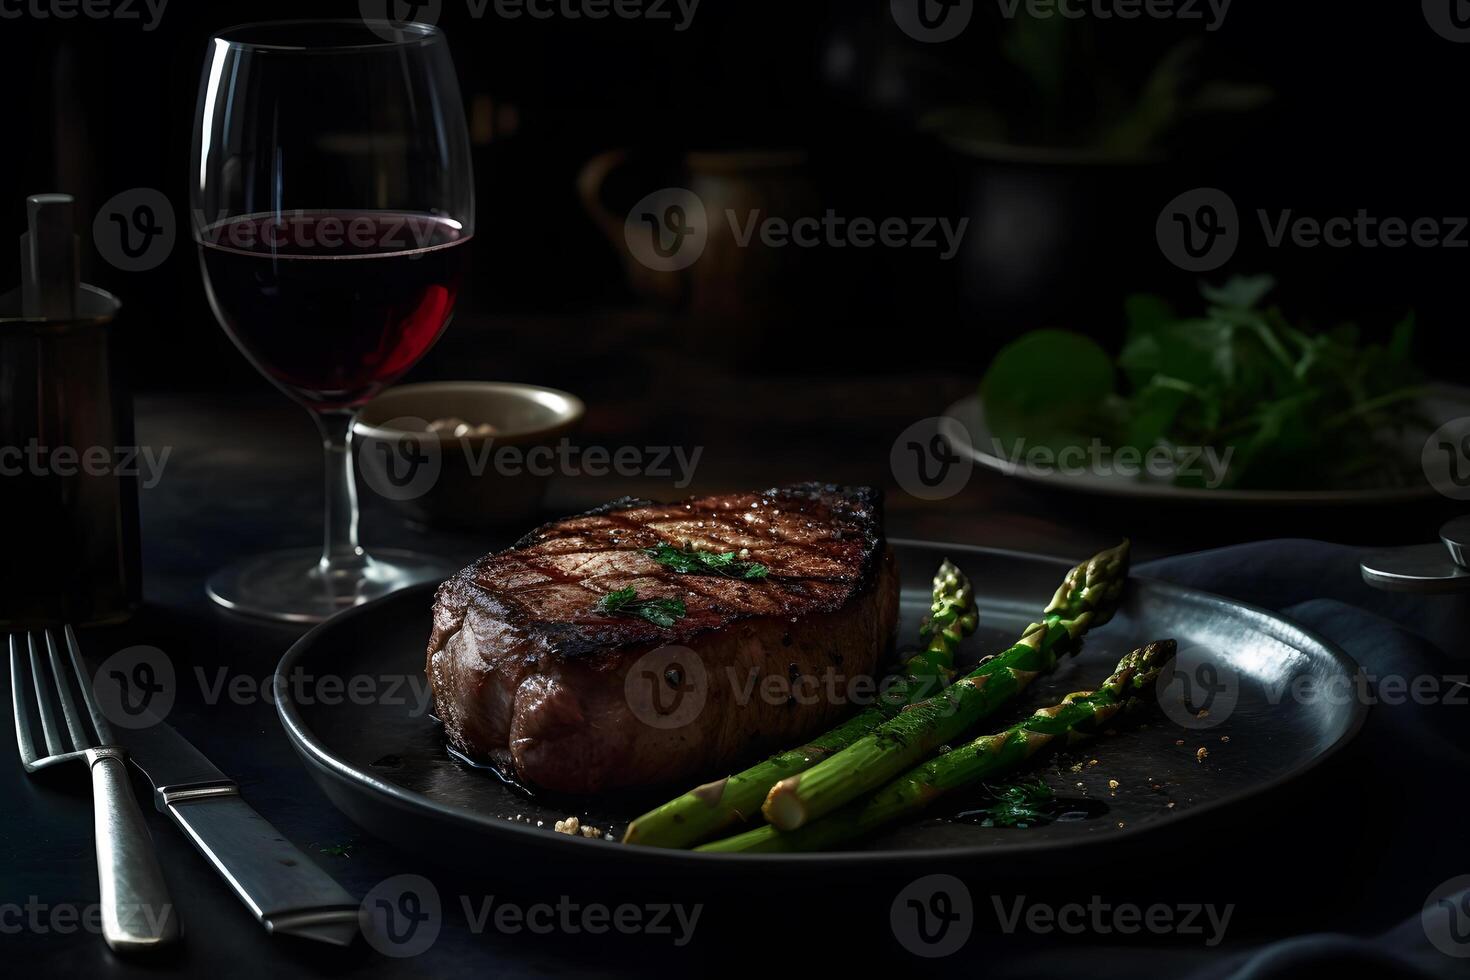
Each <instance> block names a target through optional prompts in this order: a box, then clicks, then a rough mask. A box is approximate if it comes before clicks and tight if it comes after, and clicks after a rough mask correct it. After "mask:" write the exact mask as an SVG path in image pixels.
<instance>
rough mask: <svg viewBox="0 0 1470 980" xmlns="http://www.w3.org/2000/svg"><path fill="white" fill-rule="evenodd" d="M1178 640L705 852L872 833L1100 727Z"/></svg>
mask: <svg viewBox="0 0 1470 980" xmlns="http://www.w3.org/2000/svg"><path fill="white" fill-rule="evenodd" d="M1174 646H1175V644H1174V641H1173V640H1163V641H1160V642H1158V643H1150V644H1149V645H1148V646H1146V647H1144V648H1142V649H1141V650H1134V651H1133V652H1132V653H1130V654H1128V655H1127V656H1125V657H1124V658H1123V659H1122V660H1121V661H1119V662H1118V669H1117V671H1115V672H1114V673H1113V675H1112V676H1111V677H1109V678H1108V679H1107V680H1105V681H1103V683H1102V686H1101V687H1099V688H1098V689H1097V690H1096V691H1092V692H1077V693H1075V694H1068V695H1067V696H1066V697H1065V698H1063V699H1062V701H1061V703H1060V704H1055V705H1052V706H1051V707H1050V708H1042V709H1040V710H1038V711H1037V712H1036V713H1035V714H1033V715H1032V716H1031V717H1030V718H1027V719H1026V720H1025V721H1023V722H1021V723H1020V724H1017V725H1013V726H1011V727H1010V728H1007V729H1006V730H1005V731H1002V732H997V733H995V734H994V735H982V736H981V737H980V738H977V739H975V740H974V741H973V742H970V743H969V744H967V745H962V746H960V747H959V748H957V749H954V750H953V751H950V752H946V753H944V754H943V755H940V756H936V757H935V758H933V759H931V760H930V761H929V762H926V763H924V764H923V765H921V766H919V767H917V768H915V769H912V770H910V771H909V772H907V773H906V774H904V775H903V776H901V777H900V778H898V779H896V780H894V781H893V782H891V783H889V784H888V785H887V786H884V787H883V788H882V789H880V790H879V791H878V792H877V793H875V794H874V795H872V796H870V797H868V798H867V799H865V800H858V801H856V802H854V803H850V804H848V805H847V806H845V807H843V808H842V809H840V810H838V811H837V812H835V813H832V814H830V815H828V816H826V817H823V818H822V819H820V820H814V821H812V822H811V823H809V824H806V825H805V826H803V827H801V828H799V829H797V830H793V831H789V832H782V831H779V830H777V829H775V828H774V827H772V826H770V825H769V824H767V825H766V826H763V827H757V828H755V829H754V830H751V831H748V832H746V833H743V834H739V835H737V836H735V837H727V838H725V839H724V840H718V841H714V842H712V843H709V844H705V845H704V846H703V847H700V848H699V850H701V851H721V852H736V851H743V852H752V851H754V852H772V851H788V852H789V851H815V850H821V849H823V848H827V847H832V846H833V845H836V844H841V843H843V842H844V841H848V840H852V839H853V838H855V837H860V836H862V835H863V834H867V833H869V832H871V831H873V830H875V829H877V828H878V827H881V826H883V825H884V824H887V823H891V822H892V821H894V820H897V819H898V818H900V817H903V816H906V815H908V814H911V813H913V812H915V811H917V810H921V809H923V808H924V807H926V806H928V805H929V804H930V803H932V802H934V800H936V799H938V798H939V797H940V796H943V795H944V794H945V793H948V792H951V791H953V790H956V789H959V788H961V787H963V786H968V785H971V784H973V783H975V782H978V781H979V780H981V779H984V778H986V777H989V776H995V775H998V774H1000V773H1003V772H1006V771H1009V770H1011V769H1014V768H1016V767H1018V766H1020V765H1022V764H1023V763H1025V762H1026V760H1027V759H1029V758H1031V757H1032V756H1033V755H1035V754H1037V753H1038V752H1041V751H1042V750H1044V749H1046V748H1048V747H1050V746H1052V745H1053V743H1055V742H1057V740H1059V739H1066V740H1067V741H1071V740H1074V739H1079V738H1085V737H1088V736H1090V735H1093V734H1096V732H1097V731H1098V730H1099V729H1100V728H1101V727H1102V725H1103V724H1104V723H1106V722H1107V720H1108V719H1110V718H1112V717H1113V716H1114V715H1115V714H1117V713H1118V712H1119V711H1121V710H1123V709H1124V708H1125V707H1126V706H1128V705H1130V704H1134V703H1137V701H1136V700H1135V697H1136V695H1137V694H1138V693H1139V692H1141V691H1143V690H1145V689H1146V688H1147V687H1148V686H1149V685H1150V684H1152V683H1153V682H1154V681H1155V680H1156V679H1157V678H1158V676H1159V671H1160V670H1161V669H1162V668H1163V666H1164V665H1165V664H1166V663H1168V661H1169V659H1170V658H1171V657H1173V656H1174Z"/></svg>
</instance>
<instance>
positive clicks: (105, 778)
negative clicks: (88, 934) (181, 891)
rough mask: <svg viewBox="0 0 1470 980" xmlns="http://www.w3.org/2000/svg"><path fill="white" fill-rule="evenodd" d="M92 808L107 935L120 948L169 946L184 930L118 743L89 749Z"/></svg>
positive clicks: (104, 934) (104, 927)
mask: <svg viewBox="0 0 1470 980" xmlns="http://www.w3.org/2000/svg"><path fill="white" fill-rule="evenodd" d="M87 762H88V764H90V766H91V768H92V808H93V813H94V815H95V817H94V820H95V824H96V836H97V882H98V884H99V885H100V886H101V900H102V901H101V907H102V937H103V938H104V939H106V940H107V945H109V946H111V947H112V948H113V949H115V950H117V951H118V952H135V951H142V950H147V949H151V948H154V947H157V946H164V945H167V944H169V943H171V942H173V941H174V940H175V939H177V938H178V936H179V917H178V916H177V915H176V914H175V910H174V905H173V901H172V900H171V899H170V898H169V895H168V885H167V884H165V883H164V880H163V870H162V869H161V868H159V866H158V857H157V855H155V854H154V853H153V838H151V837H149V836H148V825H147V824H145V823H144V822H143V811H142V809H140V808H139V806H138V799H137V797H135V796H134V795H133V789H132V787H131V786H130V785H129V784H128V779H129V774H128V763H127V760H126V758H125V757H124V755H123V753H122V751H121V750H120V749H116V748H111V747H107V748H101V749H90V750H88V752H87Z"/></svg>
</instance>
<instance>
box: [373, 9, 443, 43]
mask: <svg viewBox="0 0 1470 980" xmlns="http://www.w3.org/2000/svg"><path fill="white" fill-rule="evenodd" d="M443 10H444V0H357V12H358V13H359V14H360V15H361V16H362V22H363V23H364V24H366V25H367V29H368V30H370V31H372V32H373V33H374V34H376V35H378V37H381V38H382V39H383V40H385V41H398V40H400V39H401V37H400V35H399V32H400V31H401V30H402V29H403V27H404V25H406V24H437V23H439V15H440V14H441V13H442V12H443Z"/></svg>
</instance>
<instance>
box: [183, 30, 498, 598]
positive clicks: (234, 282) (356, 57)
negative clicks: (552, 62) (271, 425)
mask: <svg viewBox="0 0 1470 980" xmlns="http://www.w3.org/2000/svg"><path fill="white" fill-rule="evenodd" d="M190 183H191V203H192V211H193V228H194V239H195V241H196V243H197V244H198V246H199V256H200V266H201V268H202V270H203V273H204V283H205V290H206V292H207V294H208V296H209V302H210V305H211V307H212V308H213V309H214V313H215V316H216V317H217V318H218V319H219V321H220V324H221V325H222V326H223V327H224V329H225V331H226V333H228V334H229V336H230V338H231V339H232V340H233V341H234V342H235V344H236V346H238V347H239V348H240V350H241V351H242V352H243V353H244V354H245V356H246V357H247V358H248V359H249V360H250V362H251V363H252V364H254V365H255V367H256V368H257V369H258V370H259V371H260V372H261V373H262V374H264V375H265V376H266V377H267V378H268V379H270V380H271V381H272V382H273V383H274V384H275V385H276V386H277V387H279V388H280V389H281V390H282V391H284V392H285V393H286V394H287V395H289V396H290V397H291V398H292V399H294V400H295V401H296V402H298V403H299V404H301V405H302V406H304V407H305V408H306V409H307V411H309V412H310V413H311V414H312V417H313V418H314V419H315V420H316V423H317V426H318V428H319V429H320V431H321V436H322V442H323V445H324V447H325V455H326V464H327V496H326V535H325V543H324V545H323V547H322V549H321V551H320V553H318V552H317V551H316V550H315V549H297V550H293V551H285V552H278V553H273V554H267V555H263V556H259V557H256V558H251V559H247V560H245V561H243V562H240V563H238V564H235V565H232V566H230V567H228V568H226V569H224V570H222V571H220V572H218V573H216V574H215V575H214V576H213V577H211V579H210V580H209V583H208V591H209V594H210V596H211V597H212V598H213V599H214V600H215V601H216V602H218V603H220V604H221V605H223V606H225V607H227V608H230V609H233V610H236V611H239V612H244V613H250V614H255V615H260V616H265V617H269V618H272V619H283V620H289V621H293V622H315V621H319V620H321V619H325V618H326V617H327V616H330V615H331V614H333V613H335V612H337V611H339V610H341V609H343V608H345V607H347V606H352V605H356V604H357V603H360V602H365V601H367V600H369V599H372V598H375V597H377V596H380V595H384V594H386V593H388V592H391V591H392V590H394V589H398V588H402V587H403V586H405V585H409V584H413V583H415V582H421V581H426V580H429V579H432V578H435V577H443V575H444V573H445V572H446V571H448V569H446V568H445V567H443V565H442V564H441V563H440V562H438V561H436V560H434V559H432V558H428V557H426V556H422V555H417V554H413V553H409V552H402V551H379V552H378V553H377V554H375V555H372V556H369V555H368V554H367V553H365V552H364V551H363V549H362V547H361V545H359V544H358V536H357V492H356V487H355V483H354V474H353V457H352V426H353V421H354V419H355V417H356V414H357V410H358V409H359V408H360V406H361V405H362V404H363V403H364V402H366V401H367V400H368V399H370V398H371V397H372V396H373V395H374V394H376V393H377V392H378V391H380V390H382V389H383V388H384V387H386V386H387V385H388V384H390V383H391V382H392V381H393V380H394V379H396V378H397V377H399V376H400V375H401V374H403V372H405V371H407V370H408V369H409V368H410V367H412V366H413V364H414V363H415V362H416V361H418V359H419V358H420V357H421V356H423V354H424V353H425V352H426V351H427V350H428V349H429V348H430V347H431V346H433V344H434V342H435V341H436V340H437V339H438V338H439V335H440V334H441V333H443V331H444V328H445V326H446V325H447V324H448V322H449V318H450V316H451V314H452V313H453V311H454V304H455V299H456V296H457V294H458V292H459V288H460V283H461V280H462V278H463V276H464V271H465V264H466V259H467V257H468V256H467V252H468V251H469V250H468V248H467V243H468V242H469V240H470V238H471V237H472V236H473V234H474V221H475V217H474V215H475V205H474V191H473V176H472V174H471V165H470V146H469V136H468V133H467V132H466V129H465V121H464V111H463V108H462V105H461V102H460V95H459V86H458V83H457V82H456V80H455V74H454V65H453V62H452V61H451V60H450V56H449V46H448V44H447V43H446V41H445V38H444V35H443V33H442V32H440V31H439V30H438V29H437V28H435V27H431V26H428V25H424V24H414V23H389V22H373V21H362V20H338V21H282V22H273V23H262V24H249V25H245V26H242V27H235V28H231V29H229V30H227V31H225V32H223V33H221V34H219V35H218V36H216V37H214V38H213V39H211V41H210V42H209V51H208V56H207V59H206V63H205V65H204V72H203V80H202V83H201V86H200V92H199V108H198V113H197V115H196V120H195V127H194V143H193V165H192V167H191V169H190Z"/></svg>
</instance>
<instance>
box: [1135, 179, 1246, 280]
mask: <svg viewBox="0 0 1470 980" xmlns="http://www.w3.org/2000/svg"><path fill="white" fill-rule="evenodd" d="M1154 234H1155V236H1156V237H1157V238H1158V241H1159V251H1161V252H1163V253H1164V258H1166V259H1168V260H1169V261H1170V262H1172V263H1174V265H1176V266H1178V267H1179V268H1181V269H1183V270H1184V271H1185V272H1209V271H1211V270H1213V269H1218V268H1220V266H1222V265H1224V264H1225V263H1226V262H1229V261H1230V258H1231V256H1233V255H1234V254H1235V249H1236V246H1238V245H1239V244H1240V217H1239V215H1238V214H1237V213H1236V210H1235V202H1234V201H1232V200H1231V199H1230V195H1229V194H1226V193H1225V192H1224V191H1222V190H1219V189H1217V188H1214V187H1197V188H1195V189H1194V190H1192V191H1185V192H1184V193H1183V194H1180V195H1179V196H1178V197H1176V198H1174V200H1172V201H1170V202H1169V203H1168V204H1166V205H1164V210H1162V211H1160V212H1159V220H1158V221H1157V223H1155V225H1154Z"/></svg>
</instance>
